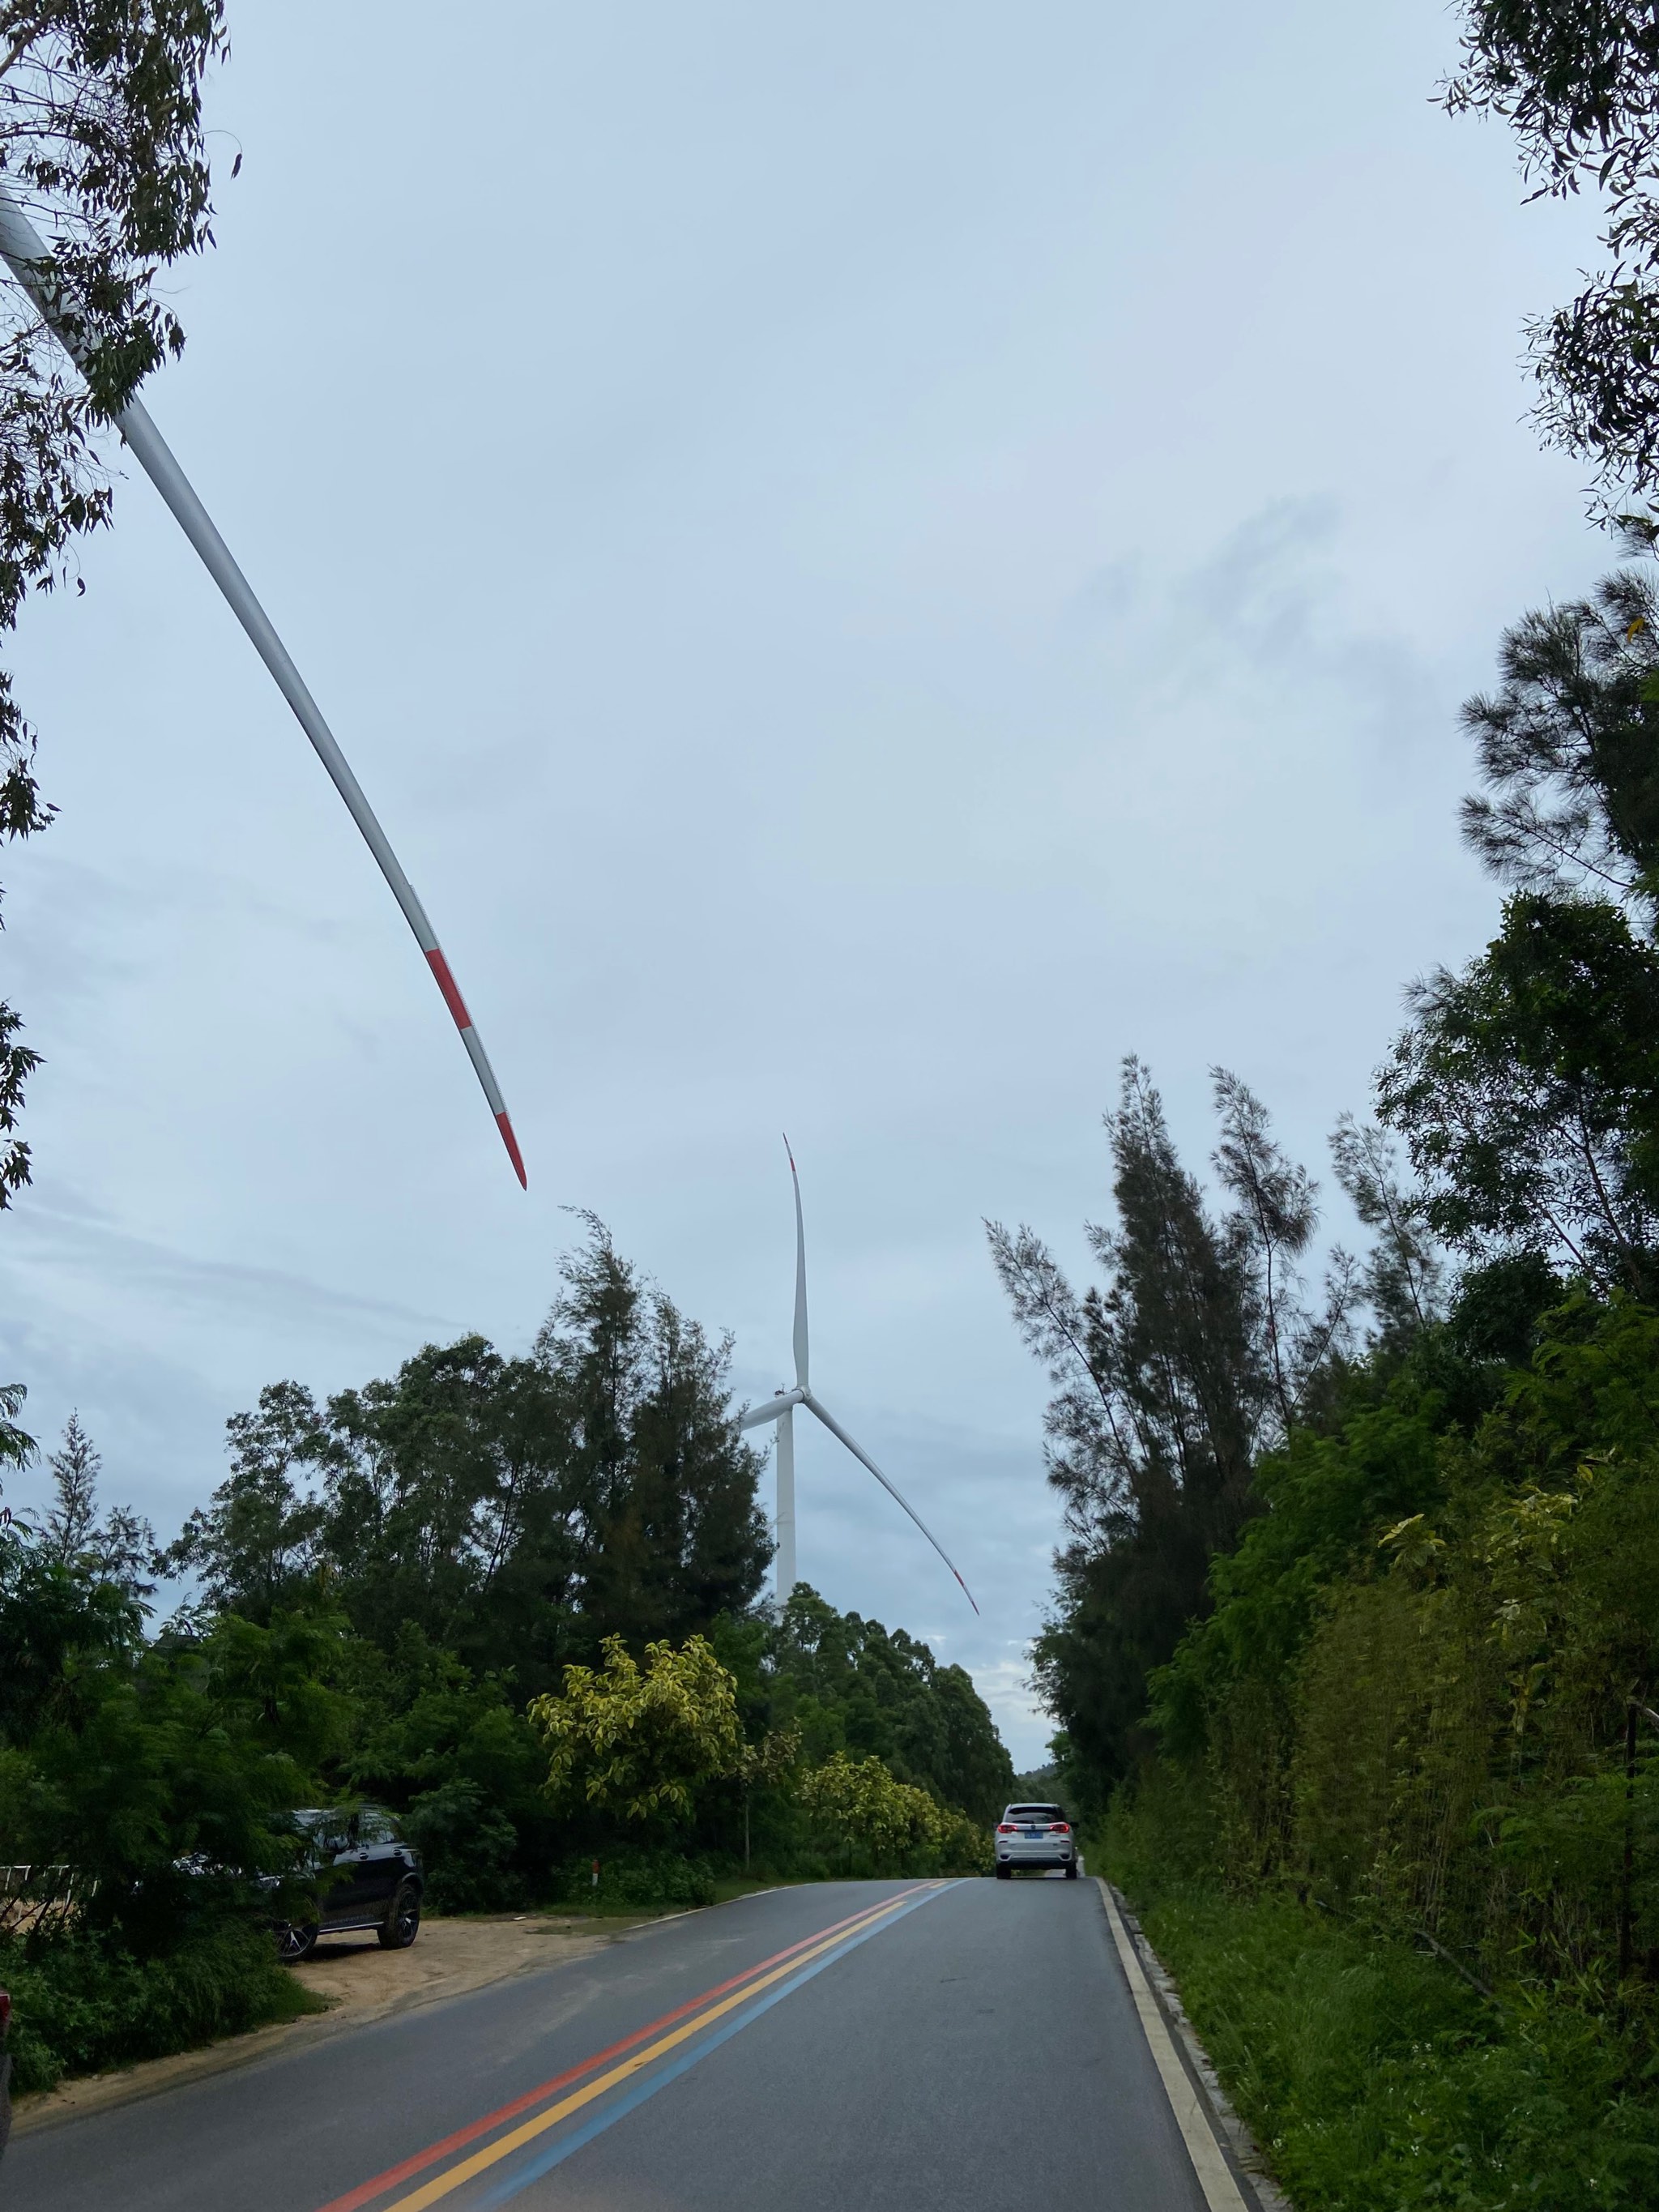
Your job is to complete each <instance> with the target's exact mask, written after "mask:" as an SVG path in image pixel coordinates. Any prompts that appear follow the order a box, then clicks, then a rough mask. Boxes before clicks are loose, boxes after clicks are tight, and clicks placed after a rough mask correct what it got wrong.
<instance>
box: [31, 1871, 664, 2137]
mask: <svg viewBox="0 0 1659 2212" xmlns="http://www.w3.org/2000/svg"><path fill="white" fill-rule="evenodd" d="M657 1917H659V1916H657V1915H655V1914H652V1913H641V1914H640V1915H638V1916H637V1917H626V1918H624V1917H617V1918H605V1919H599V1918H594V1919H583V1918H580V1917H576V1916H574V1915H568V1914H557V1913H520V1914H518V1915H515V1916H507V1915H503V1916H501V1917H492V1918H479V1919H457V1920H436V1919H431V1920H427V1921H426V1922H424V1923H422V1929H421V1933H420V1936H419V1937H418V1938H417V1939H416V1942H415V1943H414V1945H413V1946H412V1948H410V1949H409V1950H407V1951H383V1950H382V1949H381V1948H380V1945H379V1944H378V1943H377V1942H375V1940H374V1937H373V1936H369V1937H368V1939H367V1940H359V1939H358V1938H357V1937H356V1936H342V1937H340V1938H338V1939H337V1940H336V1941H333V1942H324V1943H321V1944H319V1946H318V1948H317V1950H316V1951H315V1953H314V1954H313V1956H312V1957H311V1958H310V1959H308V1960H307V1961H306V1963H305V1964H304V1965H303V1966H295V1967H293V1968H292V1969H290V1971H291V1972H292V1973H293V1974H294V1976H295V1979H296V1980H297V1981H299V1982H300V1983H301V1984H302V1985H303V1986H304V1987H305V1988H306V1989H307V1990H310V1991H311V1992H312V1994H313V1996H316V1997H319V1998H320V1999H321V2000H322V2002H323V2004H324V2006H325V2009H324V2010H320V2011H318V2012H314V2013H307V2014H305V2015H302V2016H301V2018H300V2019H298V2020H290V2021H280V2022H278V2023H276V2025H274V2026H272V2027H256V2028H253V2029H252V2030H251V2031H250V2032H249V2033H247V2034H246V2035H234V2036H228V2037H227V2038H226V2039H224V2040H223V2041H222V2042H219V2043H210V2044H208V2045H204V2047H203V2048H202V2049H201V2050H199V2051H180V2052H179V2053H178V2055H177V2056H176V2057H171V2058H149V2059H143V2060H141V2061H140V2062H139V2063H138V2064H137V2065H134V2066H125V2067H121V2068H119V2069H116V2070H114V2071H112V2072H110V2073H107V2074H88V2075H80V2076H78V2077H77V2078H76V2080H74V2081H64V2082H62V2083H60V2084H59V2085H58V2087H57V2088H55V2089H46V2090H41V2091H40V2092H37V2093H35V2094H33V2095H31V2096H26V2097H20V2098H18V2100H17V2104H16V2112H15V2119H14V2123H13V2133H14V2134H15V2135H20V2136H21V2135H24V2134H28V2133H33V2131H34V2130H36V2129H39V2128H46V2127H52V2126H55V2125H57V2124H59V2123H60V2122H63V2121H65V2120H72V2119H79V2118H82V2117H83V2116H84V2115H85V2114H87V2113H89V2112H106V2111H108V2110H109V2109H110V2108H111V2107H112V2106H117V2105H125V2104H131V2103H133V2102H134V2101H136V2100H137V2099H139V2098H142V2097H153V2096H157V2095H159V2094H161V2093H162V2092H163V2091H165V2090H167V2089H173V2088H178V2087H181V2086H182V2085H183V2084H184V2083H185V2082H188V2081H201V2080H203V2079H204V2078H205V2077H206V2076H207V2075H212V2074H222V2073H225V2072H227V2071H228V2070H229V2069H231V2068H233V2067H238V2066H247V2065H251V2064H252V2063H254V2062H255V2061H256V2060H258V2059H262V2058H266V2057H270V2055H271V2054H272V2053H273V2052H276V2051H287V2050H289V2049H292V2048H293V2047H295V2045H305V2044H309V2043H314V2042H318V2041H320V2040H322V2039H325V2038H326V2037H328V2036H331V2035H338V2034H341V2033H344V2032H346V2031H348V2030H349V2029H351V2028H356V2027H367V2026H368V2024H369V2023H370V2022H371V2021H377V2020H386V2019H388V2018H389V2017H390V2016H391V2015H392V2014H394V2013H402V2012H409V2011H412V2010H414V2009H415V2008H417V2007H419V2006H422V2005H430V2004H441V2003H442V2002H444V2001H445V2000H446V1999H447V1998H449V1997H455V1996H465V1994H466V1993H467V1992H468V1991H469V1990H479V1989H483V1988H485V1987H487V1986H488V1985H489V1984H490V1983H492V1982H499V1981H505V1980H506V1979H507V1978H508V1977H509V1976H511V1975H514V1974H525V1973H534V1972H536V1971H537V1970H538V1968H540V1967H544V1966H563V1965H565V1964H567V1963H568V1962H569V1961H570V1960H575V1959H584V1958H587V1957H590V1956H591V1955H592V1954H593V1953H594V1952H596V1951H603V1950H605V1948H608V1946H610V1945H611V1944H612V1943H619V1942H623V1941H625V1939H626V1938H627V1937H628V1936H630V1935H632V1934H633V1933H634V1932H635V1930H636V1929H640V1928H641V1927H645V1926H649V1925H650V1924H652V1923H653V1922H654V1920H655V1919H656V1918H657Z"/></svg>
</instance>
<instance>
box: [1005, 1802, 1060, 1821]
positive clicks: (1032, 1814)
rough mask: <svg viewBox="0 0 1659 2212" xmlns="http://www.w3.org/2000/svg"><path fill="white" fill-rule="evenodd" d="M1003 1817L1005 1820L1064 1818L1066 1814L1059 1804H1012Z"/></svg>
mask: <svg viewBox="0 0 1659 2212" xmlns="http://www.w3.org/2000/svg"><path fill="white" fill-rule="evenodd" d="M1002 1817H1003V1819H1004V1820H1064V1819H1065V1818H1066V1815H1065V1814H1064V1813H1062V1812H1061V1811H1060V1808H1059V1806H1058V1805H1011V1806H1010V1807H1009V1808H1008V1809H1007V1811H1006V1813H1005V1814H1003V1816H1002Z"/></svg>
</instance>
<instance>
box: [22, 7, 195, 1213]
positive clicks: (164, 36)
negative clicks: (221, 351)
mask: <svg viewBox="0 0 1659 2212" xmlns="http://www.w3.org/2000/svg"><path fill="white" fill-rule="evenodd" d="M225 51H226V36H225V30H224V17H223V9H222V0H8V4H5V5H3V6H0V174H3V178H4V181H5V185H6V188H7V189H8V190H9V191H10V192H11V193H12V194H13V195H14V196H15V197H16V198H17V199H18V200H19V201H20V202H21V204H23V205H24V206H25V207H26V208H27V210H29V212H30V213H31V215H32V216H33V219H34V222H35V225H36V228H37V229H39V230H40V233H41V234H42V235H43V237H44V238H45V239H46V242H47V244H48V246H50V248H51V251H52V275H53V277H54V279H55V281H56V283H57V285H58V290H59V293H60V296H61V297H62V298H63V299H64V301H67V302H71V303H73V306H72V308H71V310H70V312H71V316H72V319H74V320H75V321H76V322H77V323H78V324H79V325H80V327H81V331H82V338H83V342H84V349H85V354H86V359H87V362H88V367H87V371H86V374H85V375H84V376H82V374H80V373H78V372H77V371H76V370H74V369H72V368H70V365H69V362H68V361H67V359H66V357H65V356H64V353H63V352H62V350H61V349H60V348H59V346H58V343H57V341H56V339H55V338H53V337H51V336H49V335H48V334H47V333H46V331H44V330H43V328H42V327H41V324H40V318H39V316H38V314H37V313H35V311H34V308H33V305H32V303H31V302H30V301H28V300H27V298H26V297H25V296H24V295H23V294H22V292H21V289H20V288H18V287H16V286H15V285H13V284H11V283H7V284H6V286H5V287H4V288H3V294H0V296H3V298H4V300H5V303H6V304H5V311H4V315H3V319H0V630H9V629H13V628H15V624H16V621H17V617H18V614H19V611H20V610H21V605H22V603H23V600H24V599H25V598H26V596H27V593H28V592H30V591H31V590H47V589H50V588H51V587H52V585H53V584H54V583H55V582H58V581H62V580H65V579H66V578H67V576H68V575H69V574H70V566H69V555H70V548H71V547H72V545H73V544H74V542H75V540H76V538H81V537H83V536H84V535H85V534H86V533H88V532H90V531H94V530H97V529H100V528H102V527H104V526H106V524H107V522H108V520H109V518H110V491H109V485H108V482H107V479H106V475H105V472H104V471H103V469H102V466H101V465H100V460H99V459H98V454H97V450H96V433H97V430H98V428H99V427H100V425H102V424H103V423H106V422H108V421H109V420H110V418H111V417H112V416H115V415H117V414H118V413H119V411H120V410H121V409H122V408H123V407H125V405H126V404H127V402H128V401H129V400H130V399H131V398H132V397H133V395H134V393H135V392H137V388H138V386H139V385H140V384H141V383H142V382H143V380H144V378H145V377H146V376H147V375H148V374H149V372H150V371H151V369H153V368H155V367H156V366H157V365H158V364H159V363H160V362H161V361H163V360H165V359H166V358H167V356H169V355H172V354H177V353H178V352H179V350H180V349H181V348H182V346H183V344H184V331H183V330H182V329H181V327H180V325H179V320H178V318H177V316H176V315H175V314H174V313H173V309H172V307H171V306H170V305H169V304H168V303H167V298H166V295H165V292H164V289H163V288H162V285H161V281H160V280H161V276H162V272H163V271H164V270H166V269H167V266H168V264H171V263H173V262H174V261H176V260H178V259H179V258H180V257H181V256H183V255H185V254H189V253H193V252H199V251H200V250H201V249H202V248H203V247H204V246H206V245H207V244H208V243H209V242H210V239H211V235H212V234H211V230H210V218H211V210H210V204H209V176H208V164H207V158H206V153H205V150H204V144H203V137H202V118H201V82H202V76H203V73H204V70H205V69H206V68H207V66H208V65H209V64H210V62H212V61H214V60H216V58H219V57H220V56H221V55H222V54H223V53H224V52H225ZM35 744H36V739H35V733H34V732H33V729H32V728H31V727H30V726H29V724H28V722H27V720H25V718H24V715H23V713H22V710H21V708H20V707H19V706H18V704H17V701H16V698H15V695H14V693H13V690H12V687H11V681H10V678H9V676H8V675H7V674H6V673H5V671H3V670H0V839H5V840H9V839H12V838H18V837H27V836H31V835H33V833H34V832H35V831H37V830H40V829H44V828H45V827H46V823H48V821H49V820H50V819H51V817H52V809H51V808H50V807H49V806H48V805H46V802H45V801H44V799H42V797H41V794H40V787H39V784H38V783H37V781H36V779H35V775H34V757H35ZM19 1028H20V1022H19V1018H18V1016H17V1014H16V1013H15V1011H14V1010H13V1009H12V1008H11V1007H9V1006H3V1005H0V1210H3V1208H4V1207H5V1206H7V1204H8V1203H9V1200H10V1199H11V1197H12V1195H13V1194H14V1193H15V1191H17V1190H18V1189H19V1188H21V1186H22V1185H23V1184H25V1183H26V1182H27V1181H28V1178H29V1153H28V1147H27V1145H26V1144H25V1143H24V1142H23V1140H22V1139H21V1137H20V1136H19V1135H18V1134H17V1127H18V1117H19V1114H20V1111H21V1105H22V1098H23V1090H24V1085H25V1083H26V1081H27V1077H28V1075H29V1074H30V1073H31V1072H32V1070H33V1068H34V1067H35V1066H37V1065H38V1055H37V1054H34V1053H33V1052H32V1051H31V1050H30V1049H29V1048H28V1047H27V1046H26V1045H23V1044H22V1043H21V1042H19V1039H18V1030H19Z"/></svg>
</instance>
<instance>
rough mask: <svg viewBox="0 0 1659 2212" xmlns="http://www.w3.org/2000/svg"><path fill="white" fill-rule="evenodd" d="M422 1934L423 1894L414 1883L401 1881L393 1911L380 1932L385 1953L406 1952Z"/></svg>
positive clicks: (388, 1915)
mask: <svg viewBox="0 0 1659 2212" xmlns="http://www.w3.org/2000/svg"><path fill="white" fill-rule="evenodd" d="M420 1932H421V1893H420V1891H419V1890H418V1889H417V1888H416V1886H415V1884H414V1883H413V1882H412V1881H400V1882H399V1883H398V1894H397V1895H396V1896H395V1897H394V1898H393V1899H392V1909H391V1911H389V1912H388V1913H387V1914H386V1918H385V1920H384V1921H383V1922H382V1923H381V1924H380V1929H379V1930H378V1933H379V1936H380V1948H381V1949H382V1950H383V1951H406V1950H408V1948H409V1947H410V1944H411V1943H412V1942H414V1941H415V1938H416V1936H418V1935H419V1934H420Z"/></svg>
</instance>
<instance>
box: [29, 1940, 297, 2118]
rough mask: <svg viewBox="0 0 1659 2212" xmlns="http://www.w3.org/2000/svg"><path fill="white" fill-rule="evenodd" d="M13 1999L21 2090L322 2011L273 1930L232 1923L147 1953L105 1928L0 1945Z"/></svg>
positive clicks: (156, 2056)
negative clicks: (280, 1958)
mask: <svg viewBox="0 0 1659 2212" xmlns="http://www.w3.org/2000/svg"><path fill="white" fill-rule="evenodd" d="M0 1982H3V1984H5V1986H6V1987H7V1988H8V1989H9V1990H10V1992H11V1996H12V2004H13V2008H14V2011H13V2019H12V2029H11V2036H10V2040H9V2045H8V2047H9V2050H10V2051H11V2054H12V2057H13V2059H14V2061H15V2086H16V2087H18V2088H19V2089H20V2090H27V2089H50V2088H51V2087H52V2086H53V2085H54V2083H56V2082H57V2081H59V2080H61V2079H62V2078H63V2076H64V2075H66V2074H91V2073H97V2072H100V2071H101V2070H102V2069H105V2068H106V2067H111V2066H122V2065H128V2064H131V2063H132V2062H133V2061H135V2060H137V2059H140V2058H159V2057H165V2056H167V2054H168V2053H169V2052H172V2051H187V2050H189V2049H191V2047H192V2046H193V2045H197V2044H199V2043H206V2042H210V2041H211V2040H212V2039H214V2038H215V2037H216V2036H222V2035H237V2034H240V2033H242V2032H243V2031H244V2030H246V2029H247V2028H251V2027H263V2026H264V2024H265V2023H266V2022H267V2021H276V2020H291V2019H293V2018H295V2016H296V2015H299V2014H301V2013H305V2012H313V2011H316V2010H319V2009H320V2003H321V2001H320V2000H319V1999H318V1998H315V1997H313V1996H311V1994H310V1993H309V1991H307V1990H305V1989H304V1988H303V1987H302V1986H301V1984H300V1983H298V1982H297V1981H295V1978H294V1977H293V1976H292V1975H291V1974H289V1972H287V1971H286V1969H285V1968H283V1966H280V1965H279V1964H278V1963H277V1960H276V1950H275V1948H274V1946H273V1944H272V1942H271V1938H270V1930H269V1929H266V1928H263V1927H252V1926H250V1925H248V1924H247V1923H245V1922H240V1921H236V1920H222V1921H216V1922H211V1923H208V1924H206V1925H204V1926H202V1927H198V1928H197V1929H194V1930H192V1931H191V1933H190V1934H189V1935H187V1936H185V1938H184V1939H183V1940H181V1941H180V1942H178V1943H176V1944H174V1945H173V1946H172V1947H171V1948H168V1949H167V1950H165V1951H161V1952H159V1953H157V1954H155V1955H153V1956H149V1957H141V1956H139V1955H138V1954H136V1953H134V1952H132V1951H131V1950H129V1949H127V1948H125V1947H124V1946H123V1945H122V1944H121V1943H120V1942H118V1941H117V1940H116V1939H115V1937H114V1936H112V1935H111V1934H109V1933H107V1932H98V1933H82V1934H78V1935H71V1936H60V1937H58V1938H55V1939H54V1940H52V1941H51V1942H45V1943H40V1944H21V1943H0Z"/></svg>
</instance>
